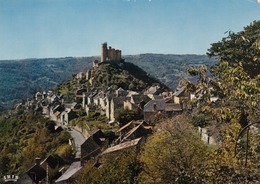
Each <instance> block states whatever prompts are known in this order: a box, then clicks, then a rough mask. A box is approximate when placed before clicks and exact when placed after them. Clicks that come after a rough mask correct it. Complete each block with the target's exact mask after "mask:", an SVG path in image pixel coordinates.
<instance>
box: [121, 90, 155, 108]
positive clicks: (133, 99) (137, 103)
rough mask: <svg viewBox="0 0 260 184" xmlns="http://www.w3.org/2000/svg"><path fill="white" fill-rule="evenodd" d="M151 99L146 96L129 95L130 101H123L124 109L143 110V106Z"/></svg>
mask: <svg viewBox="0 0 260 184" xmlns="http://www.w3.org/2000/svg"><path fill="white" fill-rule="evenodd" d="M150 100H151V99H150V98H149V97H148V96H147V95H142V94H141V95H131V96H130V99H129V98H127V99H126V100H125V101H124V109H129V110H133V111H136V110H138V109H140V110H141V109H143V107H144V105H145V104H146V103H147V102H148V101H150Z"/></svg>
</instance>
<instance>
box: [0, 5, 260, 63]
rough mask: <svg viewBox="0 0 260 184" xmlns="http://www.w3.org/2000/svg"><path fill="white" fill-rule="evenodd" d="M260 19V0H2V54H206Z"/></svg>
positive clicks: (6, 56)
mask: <svg viewBox="0 0 260 184" xmlns="http://www.w3.org/2000/svg"><path fill="white" fill-rule="evenodd" d="M254 20H260V0H0V59H21V58H44V57H66V56H92V55H99V54H100V47H101V43H103V42H108V45H111V46H112V47H114V48H118V49H121V50H122V52H123V54H140V53H163V54H205V53H206V52H207V49H208V48H209V47H210V44H211V43H213V42H217V41H219V40H221V39H222V37H224V36H225V34H224V32H226V31H229V30H231V31H234V32H237V31H241V30H242V29H243V27H245V26H246V25H249V24H250V23H251V22H252V21H254Z"/></svg>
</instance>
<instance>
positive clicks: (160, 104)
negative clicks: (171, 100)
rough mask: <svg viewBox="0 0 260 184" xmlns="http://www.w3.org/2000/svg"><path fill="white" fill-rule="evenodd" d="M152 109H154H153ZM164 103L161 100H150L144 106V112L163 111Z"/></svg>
mask: <svg viewBox="0 0 260 184" xmlns="http://www.w3.org/2000/svg"><path fill="white" fill-rule="evenodd" d="M154 107H155V108H156V109H154ZM165 107H166V103H165V100H163V99H157V100H150V101H149V102H148V103H147V104H145V106H144V112H152V111H155V110H156V111H163V110H165Z"/></svg>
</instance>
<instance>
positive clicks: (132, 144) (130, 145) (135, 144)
mask: <svg viewBox="0 0 260 184" xmlns="http://www.w3.org/2000/svg"><path fill="white" fill-rule="evenodd" d="M141 143H142V137H140V138H137V139H134V140H131V141H126V142H123V143H121V144H118V145H115V146H112V147H109V148H107V149H106V150H105V151H104V152H102V154H101V155H105V154H111V153H117V152H118V151H122V150H125V149H139V145H140V144H141Z"/></svg>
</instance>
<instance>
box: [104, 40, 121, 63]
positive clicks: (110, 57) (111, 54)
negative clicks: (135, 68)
mask: <svg viewBox="0 0 260 184" xmlns="http://www.w3.org/2000/svg"><path fill="white" fill-rule="evenodd" d="M121 56H122V52H121V50H116V49H114V48H112V47H110V46H109V47H108V48H107V43H106V42H105V43H103V44H102V45H101V62H106V61H121V60H122V58H121Z"/></svg>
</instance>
